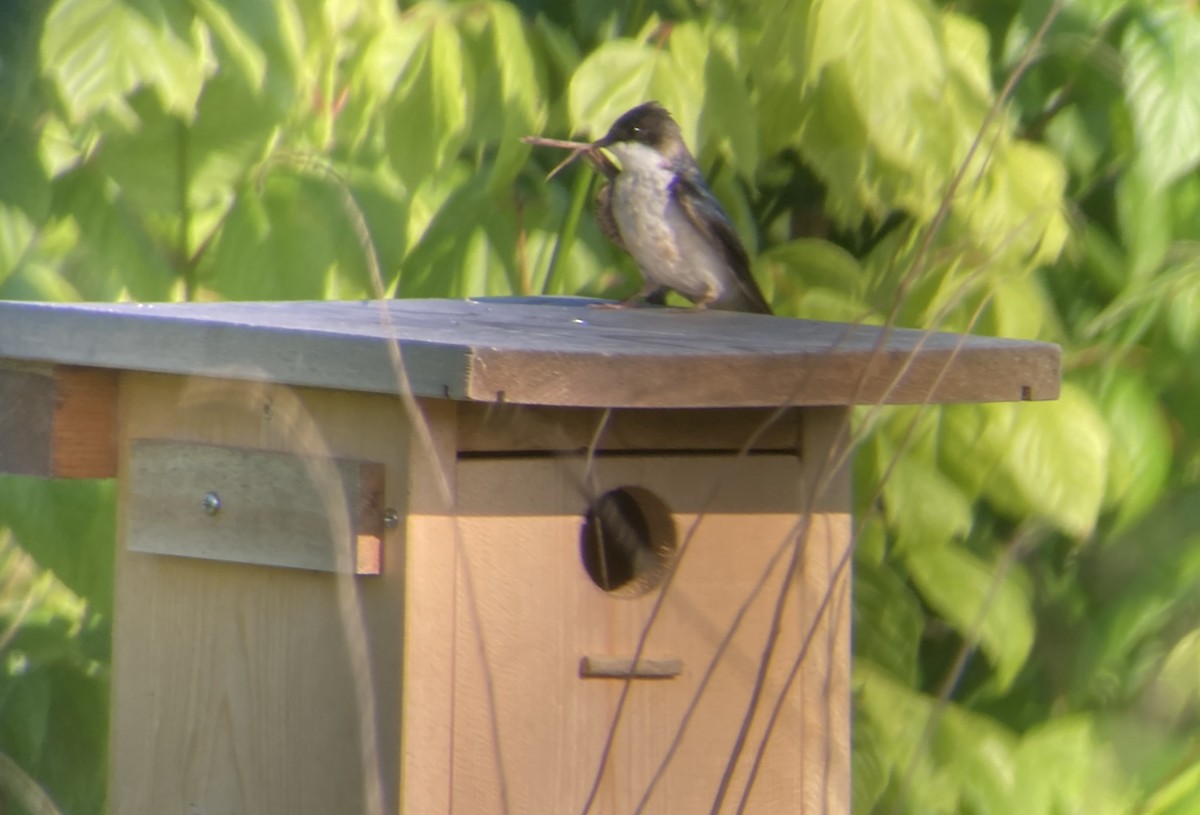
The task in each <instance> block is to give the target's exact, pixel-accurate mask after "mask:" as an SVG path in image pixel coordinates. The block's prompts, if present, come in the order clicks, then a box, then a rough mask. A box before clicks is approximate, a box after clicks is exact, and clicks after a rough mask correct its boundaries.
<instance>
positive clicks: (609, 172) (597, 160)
mask: <svg viewBox="0 0 1200 815" xmlns="http://www.w3.org/2000/svg"><path fill="white" fill-rule="evenodd" d="M521 141H523V142H525V143H526V144H532V145H534V146H535V147H557V148H560V149H562V150H570V151H571V155H569V156H567V157H566V158H565V159H563V160H562V161H561V162H559V164H558V166H556V167H555V168H554V169H553V170H551V171H550V173H549V175H547V176H546V180H547V181H549V180H550V179H552V178H554V176H556V175H558V174H559V172H560V171H562V170H563V169H564V168H566V167H568V166H569V165H570V164H571V163H573V162H574V161H575V160H576V159H578V158H579V157H580V156H587V159H588V161H589V162H591V164H592V166H593V167H595V168H596V171H597V172H599V173H600V174H601V175H603V176H604V177H605V178H612V177H613V176H615V175H616V174H617V168H616V166H615V165H614V164H613V163H612V162H611V161H609V159H608V156H606V155H604V154H603V153H601V152H600V148H599V147H597V146H596V145H594V144H592V143H590V142H582V141H566V140H564V139H547V138H543V137H542V136H523V137H522V138H521Z"/></svg>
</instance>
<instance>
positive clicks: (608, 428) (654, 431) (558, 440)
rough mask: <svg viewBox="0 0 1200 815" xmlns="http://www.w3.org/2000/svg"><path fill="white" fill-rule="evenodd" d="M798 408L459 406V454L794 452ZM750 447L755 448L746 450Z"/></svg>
mask: <svg viewBox="0 0 1200 815" xmlns="http://www.w3.org/2000/svg"><path fill="white" fill-rule="evenodd" d="M801 413H802V410H801V409H800V408H788V409H785V410H783V411H778V410H775V409H773V408H760V409H748V410H726V409H721V408H710V409H695V410H671V409H664V410H621V409H618V410H611V411H608V412H607V413H606V411H604V410H600V409H595V408H548V407H543V406H536V405H534V406H526V405H510V404H494V403H493V404H480V403H477V402H460V403H458V415H459V435H458V449H459V452H460V453H467V454H470V453H497V452H518V451H528V452H536V451H548V452H570V451H581V450H587V449H589V448H590V447H591V446H592V445H593V443H594V444H595V449H596V450H597V451H601V452H618V451H619V452H629V451H652V450H676V451H679V450H696V451H708V452H715V451H726V452H736V451H738V450H741V449H742V448H743V447H745V446H747V445H750V448H749V449H752V450H755V451H773V452H779V451H784V450H792V451H795V450H798V449H799V447H800V415H801ZM751 442H753V443H752V444H751Z"/></svg>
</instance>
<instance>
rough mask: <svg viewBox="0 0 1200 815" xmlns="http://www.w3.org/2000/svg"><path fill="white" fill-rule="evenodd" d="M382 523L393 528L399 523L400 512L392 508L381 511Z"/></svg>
mask: <svg viewBox="0 0 1200 815" xmlns="http://www.w3.org/2000/svg"><path fill="white" fill-rule="evenodd" d="M383 525H384V526H386V527H387V528H388V529H395V528H396V527H398V526H399V525H400V513H398V512H396V510H394V509H385V510H384V511H383Z"/></svg>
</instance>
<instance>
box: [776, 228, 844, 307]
mask: <svg viewBox="0 0 1200 815" xmlns="http://www.w3.org/2000/svg"><path fill="white" fill-rule="evenodd" d="M756 266H757V269H758V270H759V271H760V272H761V273H762V274H763V275H764V276H765V277H771V278H777V277H786V278H787V280H788V283H789V284H792V285H795V286H798V287H800V288H802V289H803V288H808V287H812V286H821V287H823V288H827V289H831V290H834V291H838V292H841V293H843V294H846V295H847V296H850V297H862V296H863V294H864V290H865V288H866V285H865V284H866V282H867V278H866V274H865V273H864V272H863V269H862V267H861V266H859V264H858V261H857V260H856V259H855V257H854V256H853V255H851V254H850V253H849V252H847V251H846V250H845V249H843V248H842V247H840V246H838V245H837V244H835V243H832V242H830V241H826V240H820V239H818V238H798V239H796V240H792V241H788V242H787V243H781V244H777V245H775V246H772V247H771V248H770V249H768V250H766V251H765V252H762V253H760V254H759V256H758V261H757V264H756Z"/></svg>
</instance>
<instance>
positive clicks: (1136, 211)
mask: <svg viewBox="0 0 1200 815" xmlns="http://www.w3.org/2000/svg"><path fill="white" fill-rule="evenodd" d="M1116 204H1117V225H1118V227H1119V228H1120V234H1121V238H1122V239H1123V243H1124V245H1125V251H1126V253H1127V257H1128V263H1129V266H1130V268H1129V271H1128V274H1129V277H1130V278H1131V280H1132V281H1142V280H1146V279H1147V278H1149V277H1150V276H1151V275H1153V274H1154V273H1155V272H1157V271H1158V269H1159V267H1160V266H1161V265H1162V261H1163V257H1164V256H1165V255H1166V253H1167V249H1168V247H1169V246H1170V245H1171V238H1172V236H1171V214H1170V201H1169V199H1168V198H1167V196H1165V195H1163V194H1162V191H1161V190H1160V189H1157V188H1156V183H1155V181H1154V180H1153V179H1152V178H1151V177H1149V175H1148V174H1147V172H1146V169H1145V168H1144V167H1143V166H1142V165H1140V164H1139V165H1134V166H1133V167H1131V168H1130V169H1129V170H1127V171H1126V172H1125V173H1124V174H1123V175H1122V176H1121V179H1120V181H1119V182H1118V184H1117V193H1116Z"/></svg>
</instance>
